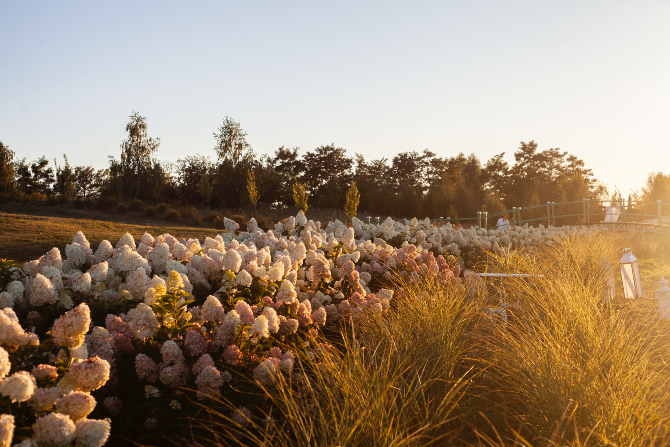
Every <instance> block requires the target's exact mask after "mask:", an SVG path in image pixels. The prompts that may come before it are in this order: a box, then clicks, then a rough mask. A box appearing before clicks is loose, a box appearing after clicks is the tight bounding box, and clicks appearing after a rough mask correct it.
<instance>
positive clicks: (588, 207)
mask: <svg viewBox="0 0 670 447" xmlns="http://www.w3.org/2000/svg"><path fill="white" fill-rule="evenodd" d="M586 223H591V199H586Z"/></svg>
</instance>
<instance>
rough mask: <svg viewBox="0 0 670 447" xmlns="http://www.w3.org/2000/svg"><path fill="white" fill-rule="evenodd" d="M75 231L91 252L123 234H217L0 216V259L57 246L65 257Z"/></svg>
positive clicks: (30, 255) (38, 253)
mask: <svg viewBox="0 0 670 447" xmlns="http://www.w3.org/2000/svg"><path fill="white" fill-rule="evenodd" d="M77 231H81V232H83V233H84V235H85V236H86V238H87V239H88V240H89V242H90V243H91V247H92V248H93V250H95V249H96V248H97V247H98V244H99V243H100V242H101V241H102V240H104V239H107V240H108V241H110V242H111V243H112V245H115V244H116V242H117V241H118V240H119V238H120V237H121V236H122V235H123V234H124V233H130V234H132V235H133V237H134V238H135V239H136V240H139V238H141V237H142V235H143V234H144V233H145V232H149V233H150V234H152V235H154V236H156V235H160V234H164V233H170V234H171V235H173V236H175V237H178V238H181V237H197V238H199V239H200V240H203V239H204V238H205V237H207V236H210V237H214V236H216V235H217V234H219V233H220V232H221V231H220V230H216V229H213V228H193V227H187V226H166V225H155V224H154V225H152V224H144V225H142V224H138V223H127V222H123V221H121V222H118V221H117V222H114V221H104V220H93V219H86V218H81V217H79V218H72V217H51V216H32V215H25V214H24V215H22V214H8V213H0V258H8V259H13V260H15V261H17V262H21V263H23V262H26V261H30V260H33V259H37V258H39V257H40V256H42V255H43V254H45V253H46V252H47V251H49V250H50V249H51V248H53V247H58V248H59V249H60V250H61V253H62V255H63V256H65V245H67V244H69V243H71V242H72V237H73V236H74V235H75V233H77Z"/></svg>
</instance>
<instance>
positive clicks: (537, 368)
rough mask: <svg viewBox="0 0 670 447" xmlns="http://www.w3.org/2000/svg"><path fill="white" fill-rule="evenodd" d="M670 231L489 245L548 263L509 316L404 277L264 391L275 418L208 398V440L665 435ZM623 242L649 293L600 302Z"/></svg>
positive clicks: (538, 440)
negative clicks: (269, 420)
mask: <svg viewBox="0 0 670 447" xmlns="http://www.w3.org/2000/svg"><path fill="white" fill-rule="evenodd" d="M668 242H669V241H668V239H667V238H664V237H658V236H639V235H637V236H632V237H631V236H628V235H607V234H605V235H594V236H587V237H582V238H577V239H570V240H566V241H563V242H562V243H561V244H558V245H555V246H553V247H549V248H547V249H546V250H543V251H542V252H539V253H536V254H534V255H532V256H528V255H526V254H523V253H519V252H512V253H510V254H509V255H506V256H498V257H494V256H492V257H491V258H490V259H489V262H490V263H489V266H488V268H489V271H495V270H498V271H504V272H506V273H532V274H541V275H543V277H542V278H535V279H533V280H527V279H524V280H518V281H514V280H506V282H505V283H504V289H505V293H506V295H507V299H508V301H510V302H516V300H517V298H518V300H519V306H520V307H518V308H508V309H507V310H508V317H509V319H508V322H507V323H503V321H502V320H501V319H500V318H497V317H496V318H493V317H488V316H486V315H485V313H484V312H483V307H484V306H487V305H489V304H490V303H491V301H492V297H491V296H489V297H488V299H485V298H484V296H472V294H470V296H469V297H468V294H467V293H466V291H465V290H463V289H462V288H459V287H454V286H452V285H448V284H442V283H439V282H437V281H435V280H430V279H426V280H422V281H420V282H417V283H414V284H405V285H404V287H405V289H404V291H403V292H402V293H400V294H398V296H397V297H396V298H395V304H394V309H393V311H392V312H391V313H390V314H389V315H388V316H387V317H385V318H381V319H379V318H376V319H375V318H371V319H365V320H359V321H357V322H356V324H355V325H354V330H353V331H352V330H351V328H344V329H345V330H344V331H343V334H344V335H343V340H344V341H343V342H341V345H340V346H339V350H338V351H329V352H325V353H322V354H320V355H317V356H316V357H315V359H314V360H313V361H307V362H303V363H301V364H297V365H296V367H295V370H294V374H293V378H292V379H293V380H292V381H291V383H287V382H281V383H278V384H276V386H273V387H271V388H268V389H266V390H265V398H266V403H267V406H265V408H268V409H272V415H273V416H274V417H275V418H276V419H277V420H278V422H277V424H276V425H275V426H274V427H273V428H272V429H267V428H266V426H265V425H264V424H263V421H262V420H261V419H259V418H254V419H252V421H251V422H252V423H251V425H250V426H247V427H239V426H236V425H235V424H234V423H232V422H231V421H230V414H231V413H230V410H231V408H230V407H228V408H226V406H225V404H224V405H223V407H221V406H211V407H208V408H207V407H206V408H205V409H204V410H205V411H204V412H203V417H204V416H205V414H206V415H207V418H206V419H205V418H204V419H202V421H204V420H206V421H207V422H206V425H204V428H205V429H206V430H205V432H206V434H205V436H204V437H203V438H201V439H200V441H201V442H202V444H203V445H233V444H237V443H239V444H240V445H264V446H270V445H278V446H308V445H310V446H311V445H329V446H338V445H340V446H344V445H346V446H377V445H384V446H389V445H392V446H406V445H407V446H409V445H412V446H414V445H417V446H423V445H440V446H441V445H477V446H508V445H509V446H512V445H517V446H518V445H526V446H591V445H593V446H596V445H597V446H601V445H602V446H641V445H656V446H664V445H669V444H670V429H669V427H670V322H668V321H659V319H658V313H657V307H656V302H655V298H654V294H653V291H654V289H655V288H656V281H658V279H660V274H667V271H668V267H669V266H670V262H668V261H670V259H669V256H668V255H667V254H666V253H667V247H668V246H669V245H670V244H669V243H668ZM623 247H631V248H632V249H633V252H634V253H635V254H636V255H637V256H638V257H640V259H641V267H642V271H643V277H644V281H645V287H646V295H645V298H644V299H642V300H632V301H625V300H623V299H622V298H621V297H620V296H618V297H617V298H616V299H615V300H614V302H611V303H603V302H602V295H603V291H604V288H605V281H604V279H603V278H604V270H605V268H604V267H603V264H602V259H603V256H606V257H607V259H608V260H609V263H610V266H612V267H616V265H617V263H618V260H619V257H620V253H621V251H620V250H621V248H623ZM618 276H619V275H618V272H617V274H616V275H615V277H617V278H618ZM494 285H495V284H489V288H488V290H489V292H491V294H493V293H494V291H495V288H494V287H493V286H494ZM617 290H618V291H619V293H620V291H621V283H620V279H618V280H617ZM487 303H489V304H487ZM309 349H312V350H315V348H314V347H313V345H312V347H310V348H309ZM315 351H316V350H315ZM221 408H224V410H221ZM195 425H198V421H195V424H194V426H195ZM200 425H201V428H202V427H203V424H200ZM201 433H202V432H201Z"/></svg>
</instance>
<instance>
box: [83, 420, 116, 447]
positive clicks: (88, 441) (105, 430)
mask: <svg viewBox="0 0 670 447" xmlns="http://www.w3.org/2000/svg"><path fill="white" fill-rule="evenodd" d="M76 427H77V428H76V432H75V434H74V439H75V447H101V446H103V445H104V444H105V443H106V442H107V439H108V438H109V433H110V430H111V428H112V424H111V422H110V420H109V419H81V420H79V421H77V425H76Z"/></svg>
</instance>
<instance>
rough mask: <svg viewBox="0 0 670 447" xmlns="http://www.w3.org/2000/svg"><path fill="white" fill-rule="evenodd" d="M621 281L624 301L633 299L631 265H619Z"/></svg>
mask: <svg viewBox="0 0 670 447" xmlns="http://www.w3.org/2000/svg"><path fill="white" fill-rule="evenodd" d="M621 279H622V280H623V297H624V298H626V299H628V300H629V299H632V298H635V295H636V293H635V273H634V272H633V264H621Z"/></svg>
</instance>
